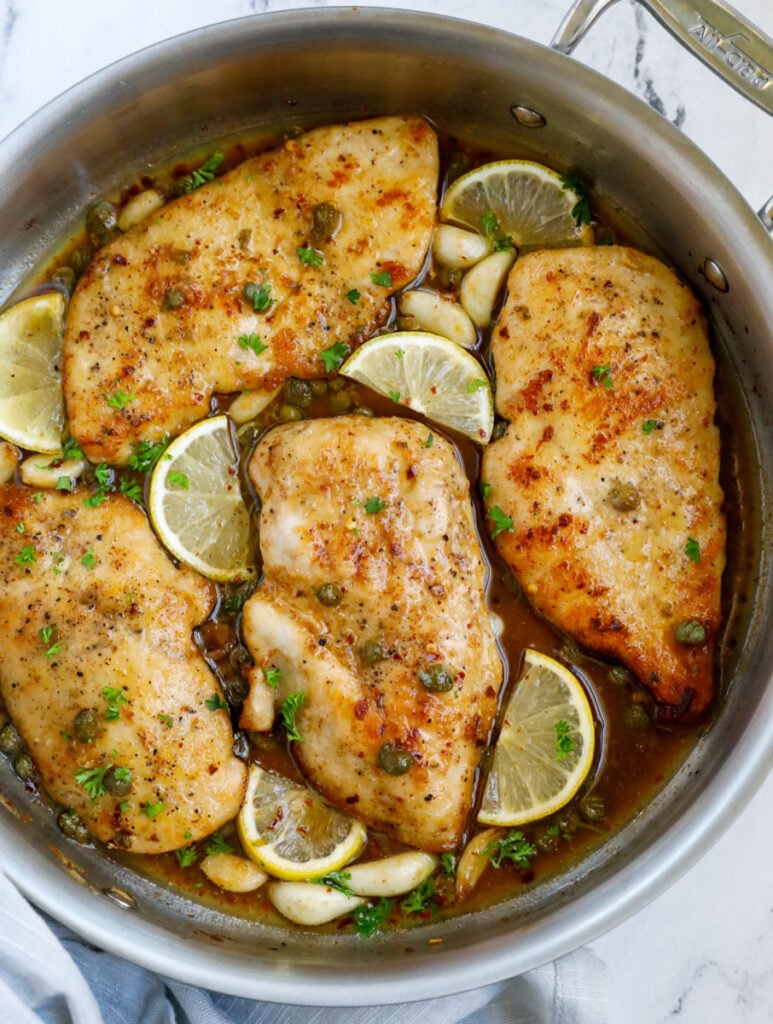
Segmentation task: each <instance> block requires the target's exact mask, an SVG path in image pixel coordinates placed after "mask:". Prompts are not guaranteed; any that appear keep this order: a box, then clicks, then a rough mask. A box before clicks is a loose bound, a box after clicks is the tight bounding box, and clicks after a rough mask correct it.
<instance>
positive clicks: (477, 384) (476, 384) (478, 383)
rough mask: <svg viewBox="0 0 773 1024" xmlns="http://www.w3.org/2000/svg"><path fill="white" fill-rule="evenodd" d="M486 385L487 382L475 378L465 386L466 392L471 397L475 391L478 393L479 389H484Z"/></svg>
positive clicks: (480, 378)
mask: <svg viewBox="0 0 773 1024" xmlns="http://www.w3.org/2000/svg"><path fill="white" fill-rule="evenodd" d="M487 384H488V381H487V380H484V379H483V378H482V377H477V378H476V379H475V380H471V381H470V383H469V384H468V385H467V391H468V392H469V393H470V394H471V395H473V394H475V392H476V391H480V389H481V388H485V387H486V385H487Z"/></svg>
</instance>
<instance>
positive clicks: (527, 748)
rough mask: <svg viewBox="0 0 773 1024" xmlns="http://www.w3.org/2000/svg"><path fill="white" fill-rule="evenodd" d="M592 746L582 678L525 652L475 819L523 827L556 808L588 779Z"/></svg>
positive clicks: (593, 734) (542, 656)
mask: <svg viewBox="0 0 773 1024" xmlns="http://www.w3.org/2000/svg"><path fill="white" fill-rule="evenodd" d="M595 745H596V730H595V727H594V724H593V713H592V711H591V707H590V704H589V702H588V698H587V697H586V696H585V691H584V689H583V687H582V685H581V683H580V682H579V680H578V679H577V678H576V677H575V676H574V675H573V674H572V673H571V672H570V671H569V669H567V668H565V667H564V666H563V665H561V664H560V663H559V662H557V661H554V660H553V658H549V657H548V656H547V655H545V654H540V653H539V652H538V651H534V650H527V652H526V656H525V659H524V672H523V674H522V675H521V678H520V679H519V680H518V682H517V684H516V686H515V690H514V691H513V695H512V697H511V698H510V702H509V704H508V705H507V709H506V711H505V719H504V725H503V726H502V731H501V732H500V734H499V740H498V741H497V745H496V748H495V750H494V760H493V762H492V765H491V770H490V772H489V776H488V779H487V781H486V789H485V792H484V794H483V801H482V803H481V807H480V811H479V812H478V821H479V822H481V823H482V824H484V825H505V826H511V825H524V824H526V822H529V821H536V820H537V819H538V818H544V817H546V816H547V815H548V814H552V813H553V812H554V811H557V810H558V809H559V808H560V807H563V806H564V804H567V803H568V802H569V801H570V800H571V799H572V797H573V796H574V795H575V793H576V792H577V790H578V789H579V788H580V786H581V785H582V783H583V781H584V780H585V778H586V777H587V775H588V772H589V771H590V769H591V766H592V764H593V753H594V750H595Z"/></svg>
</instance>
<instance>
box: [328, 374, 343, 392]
mask: <svg viewBox="0 0 773 1024" xmlns="http://www.w3.org/2000/svg"><path fill="white" fill-rule="evenodd" d="M346 383H347V382H346V378H345V377H331V378H330V380H329V381H328V382H327V386H328V388H329V389H330V390H331V391H343V389H344V388H345V387H346Z"/></svg>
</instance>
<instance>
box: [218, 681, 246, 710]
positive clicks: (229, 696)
mask: <svg viewBox="0 0 773 1024" xmlns="http://www.w3.org/2000/svg"><path fill="white" fill-rule="evenodd" d="M223 692H224V693H225V699H226V700H227V701H228V703H229V704H230V705H231V707H235V706H236V705H238V704H241V703H243V701H244V698H245V697H246V696H247V694H248V693H249V692H250V684H249V683H248V682H247V680H246V679H244V678H243V677H242V676H232V677H231V678H230V679H226V680H224V681H223Z"/></svg>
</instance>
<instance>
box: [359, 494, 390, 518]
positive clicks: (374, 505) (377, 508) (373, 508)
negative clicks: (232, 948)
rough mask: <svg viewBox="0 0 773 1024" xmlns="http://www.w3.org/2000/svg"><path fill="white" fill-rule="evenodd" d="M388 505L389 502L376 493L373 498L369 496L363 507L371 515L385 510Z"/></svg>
mask: <svg viewBox="0 0 773 1024" xmlns="http://www.w3.org/2000/svg"><path fill="white" fill-rule="evenodd" d="M386 507H387V503H386V502H385V501H382V500H381V498H379V496H378V495H375V496H374V497H373V498H368V500H367V501H366V502H365V504H364V505H363V508H364V509H365V511H366V512H367V513H368V515H369V516H372V515H374V514H375V513H376V512H383V511H384V509H385V508H386Z"/></svg>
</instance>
